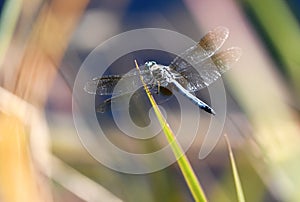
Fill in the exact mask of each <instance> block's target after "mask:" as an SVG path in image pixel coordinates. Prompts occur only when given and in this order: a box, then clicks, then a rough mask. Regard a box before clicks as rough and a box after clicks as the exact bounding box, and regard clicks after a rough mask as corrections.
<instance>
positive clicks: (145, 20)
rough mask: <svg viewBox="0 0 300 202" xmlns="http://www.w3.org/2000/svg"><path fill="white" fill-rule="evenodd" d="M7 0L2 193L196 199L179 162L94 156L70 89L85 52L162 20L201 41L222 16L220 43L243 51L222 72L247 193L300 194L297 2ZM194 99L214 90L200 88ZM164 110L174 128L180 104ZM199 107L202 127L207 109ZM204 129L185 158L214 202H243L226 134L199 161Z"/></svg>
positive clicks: (0, 94) (0, 55) (1, 78)
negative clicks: (128, 163) (144, 164)
mask: <svg viewBox="0 0 300 202" xmlns="http://www.w3.org/2000/svg"><path fill="white" fill-rule="evenodd" d="M0 5H1V7H0V8H1V19H0V84H1V88H0V110H1V116H0V131H1V132H0V201H5V202H6V201H55V202H57V201H64V202H65V201H72V202H73V201H132V202H135V201H145V202H154V201H155V202H156V201H172V202H175V201H178V202H181V201H193V198H192V195H191V194H190V192H189V189H188V187H187V185H186V183H185V181H184V178H183V177H182V174H181V172H180V170H179V168H178V165H177V164H173V165H171V166H169V167H168V168H166V169H163V170H161V171H158V172H155V173H151V174H145V175H130V174H123V173H119V172H116V171H113V170H110V169H108V168H106V167H105V166H103V165H101V164H100V163H99V162H97V161H96V160H95V159H93V158H92V157H91V156H90V155H89V154H88V152H87V151H86V150H85V148H84V147H83V145H82V144H81V143H80V139H79V137H78V136H77V133H76V129H75V126H74V123H73V117H72V88H73V84H74V81H75V78H76V74H77V72H78V70H79V68H80V66H81V64H82V63H83V61H84V60H85V58H86V57H87V56H88V54H89V53H90V52H91V51H92V50H93V49H94V48H96V47H97V46H98V45H99V44H101V43H103V42H104V41H105V40H107V39H109V38H111V37H113V36H115V35H117V34H120V33H122V32H124V31H129V30H132V29H138V28H149V27H152V28H164V29H169V30H173V31H176V32H179V33H182V34H184V35H187V36H188V37H190V38H192V39H193V40H195V41H198V40H199V39H200V38H201V36H203V35H204V34H205V33H207V32H208V31H209V30H211V29H213V28H215V27H217V26H220V25H221V26H225V27H228V28H229V30H230V37H229V39H228V40H227V41H226V44H224V47H223V48H228V47H231V46H238V47H241V48H242V50H243V55H242V57H241V59H240V61H239V62H238V63H236V64H235V65H234V67H233V68H232V70H230V71H229V72H228V73H226V75H225V76H224V78H223V80H224V83H225V86H226V93H227V107H228V108H227V117H226V123H225V127H224V130H223V132H224V133H226V134H227V135H228V137H229V139H230V141H231V144H232V147H233V152H234V155H235V157H236V163H237V167H238V170H239V174H240V178H241V181H242V186H243V190H244V194H245V198H246V201H300V192H299V191H298V188H299V187H300V175H299V174H298V171H299V169H300V161H299V159H300V147H299V144H300V136H299V135H300V134H299V118H300V116H299V109H300V57H299V53H300V29H299V19H300V2H299V1H298V0H286V1H283V0H282V1H281V0H278V1H273V0H264V1H259V0H223V1H218V0H209V1H208V0H198V1H197V0H183V1H180V0H172V1H171V0H165V1H159V0H152V1H140V0H114V1H110V0H90V1H89V0H72V1H71V0H65V1H61V0H52V1H50V0H32V1H22V0H6V1H0ZM95 76H97V75H95ZM204 91H205V90H204ZM199 96H200V97H201V98H203V99H204V100H206V99H208V98H207V97H206V96H207V95H206V93H205V92H204V93H202V94H201V92H200V94H199ZM169 110H170V112H168V113H170V115H168V117H174V118H173V119H171V120H170V121H171V123H170V125H171V127H174V128H176V127H177V125H178V124H180V123H178V121H177V122H176V120H179V119H178V118H176V116H177V113H176V111H174V112H173V113H172V108H170V109H169ZM137 111H138V109H137ZM137 113H138V112H137ZM199 113H203V112H202V111H201V112H200V111H199ZM133 114H134V113H133ZM133 116H134V115H133ZM141 116H142V115H140V114H139V115H138V117H141ZM203 116H204V119H203V124H204V125H206V126H207V125H208V123H209V121H210V118H209V116H208V115H205V114H204V115H203ZM108 118H109V116H108ZM98 119H99V122H101V121H104V122H105V121H107V120H106V119H103V117H102V119H101V118H98ZM146 123H147V121H146ZM138 124H142V125H143V124H145V123H138ZM206 130H207V128H203V129H201V130H199V132H198V135H197V139H196V140H195V141H194V143H193V145H192V146H191V148H190V149H189V150H188V152H187V156H188V158H189V160H190V161H191V164H192V167H193V169H194V170H195V173H196V175H197V177H198V179H199V181H200V183H201V185H202V186H203V189H204V192H205V194H206V195H207V198H208V200H209V201H222V202H224V201H225V202H226V201H228V202H229V201H237V197H236V191H235V187H234V180H233V177H232V172H231V167H230V161H229V158H228V151H227V147H226V144H225V142H224V139H223V138H222V139H221V140H220V141H219V143H218V145H217V147H216V148H215V149H214V150H213V152H212V153H210V155H209V156H208V157H207V158H205V159H203V160H199V159H198V153H199V148H200V146H201V144H202V140H203V137H204V135H203V134H204V133H205V132H206ZM109 133H111V134H112V138H113V140H114V142H116V143H117V144H118V143H119V144H124V145H125V146H126V147H127V149H132V150H131V151H139V152H146V151H152V150H155V148H157V145H154V143H153V142H149V145H147V146H146V147H145V148H143V147H142V148H140V147H138V146H137V148H135V145H136V144H133V145H131V143H130V142H128V140H127V142H124V139H123V138H122V137H121V138H120V139H118V138H119V137H120V136H121V134H120V132H119V131H118V130H116V129H115V126H114V125H111V127H109ZM116 134H117V135H116ZM113 160H114V159H112V161H113Z"/></svg>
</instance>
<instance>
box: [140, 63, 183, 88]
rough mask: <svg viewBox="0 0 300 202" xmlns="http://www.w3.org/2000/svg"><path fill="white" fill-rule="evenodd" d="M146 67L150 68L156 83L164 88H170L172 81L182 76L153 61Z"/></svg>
mask: <svg viewBox="0 0 300 202" xmlns="http://www.w3.org/2000/svg"><path fill="white" fill-rule="evenodd" d="M150 64H151V66H150ZM145 65H146V66H147V67H148V68H149V70H150V72H151V75H152V76H153V78H154V82H155V83H157V84H159V85H160V86H163V87H166V86H168V85H169V84H170V83H171V82H172V80H174V79H176V78H177V77H178V76H180V75H179V74H178V73H177V72H174V71H172V70H171V69H170V67H169V66H164V65H160V64H157V63H156V62H153V61H151V62H147V63H145Z"/></svg>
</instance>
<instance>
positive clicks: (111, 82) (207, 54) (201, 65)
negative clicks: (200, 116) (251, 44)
mask: <svg viewBox="0 0 300 202" xmlns="http://www.w3.org/2000/svg"><path fill="white" fill-rule="evenodd" d="M228 35H229V31H228V29H227V28H225V27H217V28H215V29H213V30H212V31H210V32H208V33H207V34H206V35H205V36H204V37H203V38H202V39H201V40H200V41H199V42H198V43H197V44H195V45H194V46H192V47H191V48H189V49H187V50H186V51H184V52H183V53H182V54H180V55H179V56H177V57H176V58H175V59H174V60H173V61H172V62H171V63H170V64H169V65H168V66H165V65H161V64H157V63H156V62H155V61H148V62H146V63H145V64H144V65H142V66H141V67H140V69H141V72H138V70H132V71H130V72H129V73H127V74H125V75H108V76H102V77H95V78H93V79H91V80H89V81H88V82H87V83H86V84H85V86H84V90H85V91H86V92H88V93H90V94H97V95H112V97H111V98H109V99H107V100H105V101H104V102H103V103H102V104H100V105H99V106H98V107H97V111H98V112H104V108H105V106H106V105H107V104H109V103H110V102H112V101H113V100H115V99H118V98H120V97H122V96H124V95H126V94H128V93H132V92H134V91H136V90H137V89H138V88H140V87H142V86H143V85H142V83H141V81H140V74H141V76H142V78H143V81H144V82H145V83H146V84H147V87H148V88H149V89H150V90H154V91H156V93H160V89H161V88H166V89H170V90H171V91H173V90H176V91H178V92H179V93H181V94H182V95H183V96H185V97H187V98H188V99H189V100H191V101H192V102H193V103H194V104H196V105H197V106H199V107H200V108H201V109H203V110H205V111H206V112H208V113H210V114H215V111H214V110H213V109H212V108H211V107H210V106H209V105H208V104H206V103H205V102H203V101H202V100H200V99H199V98H197V97H196V96H195V94H194V92H196V91H199V90H201V89H202V88H205V87H207V86H209V85H210V84H212V83H213V82H214V81H216V80H217V79H218V78H220V77H221V74H223V73H224V72H226V71H227V70H228V69H229V68H230V67H231V65H232V64H233V63H235V62H236V61H238V60H239V58H240V56H241V49H240V48H238V47H232V48H229V49H227V50H224V51H220V52H217V51H218V50H219V49H220V48H221V46H222V45H223V43H224V42H225V41H226V39H227V38H228ZM118 82H123V84H122V88H121V89H118V90H114V88H115V86H116V85H117V84H118Z"/></svg>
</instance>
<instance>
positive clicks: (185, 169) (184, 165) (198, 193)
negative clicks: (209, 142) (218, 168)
mask: <svg viewBox="0 0 300 202" xmlns="http://www.w3.org/2000/svg"><path fill="white" fill-rule="evenodd" d="M135 65H136V68H137V69H138V70H139V67H138V64H137V62H136V60H135ZM141 81H142V83H143V85H144V88H145V91H146V93H147V96H148V98H149V100H150V102H151V105H152V106H153V109H154V112H155V114H156V117H157V118H158V121H159V123H160V125H161V127H162V129H163V131H164V133H165V135H166V138H167V140H168V142H169V144H170V145H171V148H172V151H173V153H174V155H175V157H176V159H177V163H178V165H179V168H180V170H181V172H182V174H183V176H184V179H185V181H186V183H187V185H188V187H189V189H190V191H191V193H192V195H193V197H194V199H195V201H199V202H200V201H201V202H206V201H207V199H206V196H205V194H204V192H203V189H202V187H201V185H200V182H199V181H198V179H197V177H196V175H195V172H194V170H193V168H192V166H191V164H190V162H189V160H188V159H187V157H186V155H185V154H184V152H183V150H182V148H181V146H180V145H179V144H178V142H177V140H176V138H175V135H174V133H173V131H172V130H171V128H170V126H169V124H168V123H167V121H166V120H165V118H164V117H163V115H162V113H161V111H160V109H159V108H158V106H157V104H156V102H155V100H154V98H153V96H152V95H151V93H150V91H149V89H148V88H147V86H146V84H145V83H144V81H143V78H142V76H141Z"/></svg>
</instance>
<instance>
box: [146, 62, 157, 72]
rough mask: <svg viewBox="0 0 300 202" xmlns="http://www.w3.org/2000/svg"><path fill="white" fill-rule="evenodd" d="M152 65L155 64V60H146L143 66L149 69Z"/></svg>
mask: <svg viewBox="0 0 300 202" xmlns="http://www.w3.org/2000/svg"><path fill="white" fill-rule="evenodd" d="M154 65H156V62H155V61H148V62H146V63H145V66H146V68H147V69H149V70H150V69H151V68H152V67H153V66H154Z"/></svg>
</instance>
